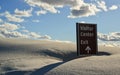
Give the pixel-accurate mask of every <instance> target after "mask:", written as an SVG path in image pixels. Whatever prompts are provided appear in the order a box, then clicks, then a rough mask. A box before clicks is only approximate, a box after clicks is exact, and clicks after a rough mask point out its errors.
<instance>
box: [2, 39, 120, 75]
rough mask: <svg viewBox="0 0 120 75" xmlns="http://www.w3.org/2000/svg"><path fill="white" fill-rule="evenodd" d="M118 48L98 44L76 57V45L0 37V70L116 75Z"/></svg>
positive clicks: (28, 74) (26, 74)
mask: <svg viewBox="0 0 120 75" xmlns="http://www.w3.org/2000/svg"><path fill="white" fill-rule="evenodd" d="M119 70H120V48H119V47H105V46H99V53H98V55H96V56H87V57H81V56H80V57H79V58H78V57H77V56H76V45H75V44H73V43H62V42H55V41H50V40H48V41H45V40H25V39H24V40H23V39H21V40H18V39H3V38H0V74H3V75H4V74H5V75H44V74H45V75H119V74H120V71H119Z"/></svg>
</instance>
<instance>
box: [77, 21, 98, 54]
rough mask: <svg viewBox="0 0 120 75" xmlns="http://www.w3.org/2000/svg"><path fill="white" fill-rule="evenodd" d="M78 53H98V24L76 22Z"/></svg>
mask: <svg viewBox="0 0 120 75" xmlns="http://www.w3.org/2000/svg"><path fill="white" fill-rule="evenodd" d="M76 32H77V55H89V54H90V55H91V54H97V52H98V49H97V25H96V24H85V23H76Z"/></svg>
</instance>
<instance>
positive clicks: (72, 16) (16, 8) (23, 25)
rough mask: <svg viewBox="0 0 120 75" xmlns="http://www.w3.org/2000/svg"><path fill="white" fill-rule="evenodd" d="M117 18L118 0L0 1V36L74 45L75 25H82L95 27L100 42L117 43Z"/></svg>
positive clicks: (118, 11) (119, 13) (119, 23)
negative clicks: (78, 23)
mask: <svg viewBox="0 0 120 75" xmlns="http://www.w3.org/2000/svg"><path fill="white" fill-rule="evenodd" d="M119 19H120V0H0V29H1V32H0V36H3V37H7V38H12V37H17V38H18V37H20V38H21V37H23V38H35V39H52V40H65V41H66V40H67V41H73V42H75V41H76V30H75V28H76V22H85V23H96V24H97V26H98V32H99V33H100V37H99V38H100V39H102V40H103V39H105V40H107V41H110V40H113V39H117V40H119V41H120V35H118V33H120V27H119V25H120V21H119ZM9 26H10V27H11V28H13V29H10V27H9ZM16 26H17V27H16ZM3 33H4V34H3ZM113 34H114V35H113ZM104 36H107V38H106V37H104ZM108 37H111V38H112V39H110V38H109V39H108Z"/></svg>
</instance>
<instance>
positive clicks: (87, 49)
mask: <svg viewBox="0 0 120 75" xmlns="http://www.w3.org/2000/svg"><path fill="white" fill-rule="evenodd" d="M85 50H86V51H87V53H88V54H89V53H90V51H91V48H90V47H89V46H87V47H86V48H85Z"/></svg>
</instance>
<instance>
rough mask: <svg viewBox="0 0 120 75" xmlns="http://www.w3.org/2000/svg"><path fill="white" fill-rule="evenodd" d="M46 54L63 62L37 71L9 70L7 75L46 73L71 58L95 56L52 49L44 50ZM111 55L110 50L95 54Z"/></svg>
mask: <svg viewBox="0 0 120 75" xmlns="http://www.w3.org/2000/svg"><path fill="white" fill-rule="evenodd" d="M44 53H45V54H47V55H48V56H51V57H55V58H59V59H62V60H63V62H59V63H54V64H50V65H47V66H44V67H42V68H40V69H36V70H35V71H33V72H26V71H14V72H9V73H6V74H5V75H44V74H46V73H47V72H49V71H50V70H52V69H54V68H56V67H58V66H60V65H61V64H64V63H66V62H68V61H70V60H74V59H77V58H83V57H90V56H93V55H84V56H82V55H81V56H77V54H76V52H71V53H67V54H62V55H61V54H57V53H54V52H51V51H44ZM105 55H106V56H109V55H111V54H110V53H108V52H98V54H97V55H94V56H105Z"/></svg>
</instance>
